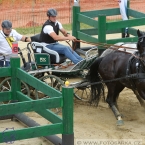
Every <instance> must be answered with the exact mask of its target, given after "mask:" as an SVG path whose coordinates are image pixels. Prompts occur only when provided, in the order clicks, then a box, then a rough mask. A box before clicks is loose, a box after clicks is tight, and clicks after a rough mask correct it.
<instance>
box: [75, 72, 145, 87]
mask: <svg viewBox="0 0 145 145" xmlns="http://www.w3.org/2000/svg"><path fill="white" fill-rule="evenodd" d="M123 79H145V73H135V74H130V75H127V76H125V77H120V78H116V79H112V80H106V81H100V82H94V83H86V84H82V85H79V84H78V85H75V86H74V87H76V88H77V87H86V86H88V85H91V86H92V85H97V84H102V83H109V82H115V81H119V80H123Z"/></svg>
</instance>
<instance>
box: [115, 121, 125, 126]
mask: <svg viewBox="0 0 145 145" xmlns="http://www.w3.org/2000/svg"><path fill="white" fill-rule="evenodd" d="M116 125H117V126H121V125H124V122H123V120H117V123H116Z"/></svg>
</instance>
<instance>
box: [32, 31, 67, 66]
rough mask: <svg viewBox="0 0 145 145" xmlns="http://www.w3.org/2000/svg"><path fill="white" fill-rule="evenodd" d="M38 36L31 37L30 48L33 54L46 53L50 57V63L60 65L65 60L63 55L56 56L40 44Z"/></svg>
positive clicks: (54, 52) (55, 53)
mask: <svg viewBox="0 0 145 145" xmlns="http://www.w3.org/2000/svg"><path fill="white" fill-rule="evenodd" d="M39 38H40V34H37V35H34V36H31V41H32V42H31V47H32V49H33V51H34V53H48V54H49V55H50V60H51V63H52V64H54V63H62V62H64V61H65V60H66V57H65V56H64V55H63V54H58V53H57V52H56V51H54V50H51V49H49V48H47V47H45V46H43V45H42V44H41V43H40V39H39Z"/></svg>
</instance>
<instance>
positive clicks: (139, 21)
mask: <svg viewBox="0 0 145 145" xmlns="http://www.w3.org/2000/svg"><path fill="white" fill-rule="evenodd" d="M114 15H120V9H119V8H113V9H104V10H93V11H85V12H80V6H79V5H78V6H73V24H72V34H73V35H74V36H75V37H76V38H77V39H81V40H84V41H87V42H91V43H98V42H99V43H104V44H105V43H107V44H115V43H117V42H136V41H137V39H138V38H137V33H136V31H137V30H136V29H134V28H131V27H134V26H141V25H145V14H144V13H142V12H138V11H136V10H133V9H130V8H129V2H128V8H127V15H128V17H132V18H133V19H129V20H126V21H122V20H121V21H115V22H107V21H106V16H114ZM95 17H98V21H97V20H95V19H94V18H95ZM81 23H84V24H87V25H89V26H91V27H93V28H89V29H80V24H81ZM126 27H129V29H128V32H129V34H131V35H133V36H135V37H127V38H117V39H108V40H107V39H106V35H107V34H115V33H123V32H124V29H125V28H126ZM93 35H98V37H97V38H96V37H93ZM120 36H121V35H120ZM78 46H79V45H78ZM102 50H104V48H103V47H101V46H100V47H99V51H100V52H102Z"/></svg>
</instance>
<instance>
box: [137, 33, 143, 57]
mask: <svg viewBox="0 0 145 145" xmlns="http://www.w3.org/2000/svg"><path fill="white" fill-rule="evenodd" d="M137 35H138V42H137V49H138V51H139V54H140V57H142V58H144V59H145V33H144V32H141V31H139V30H137Z"/></svg>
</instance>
